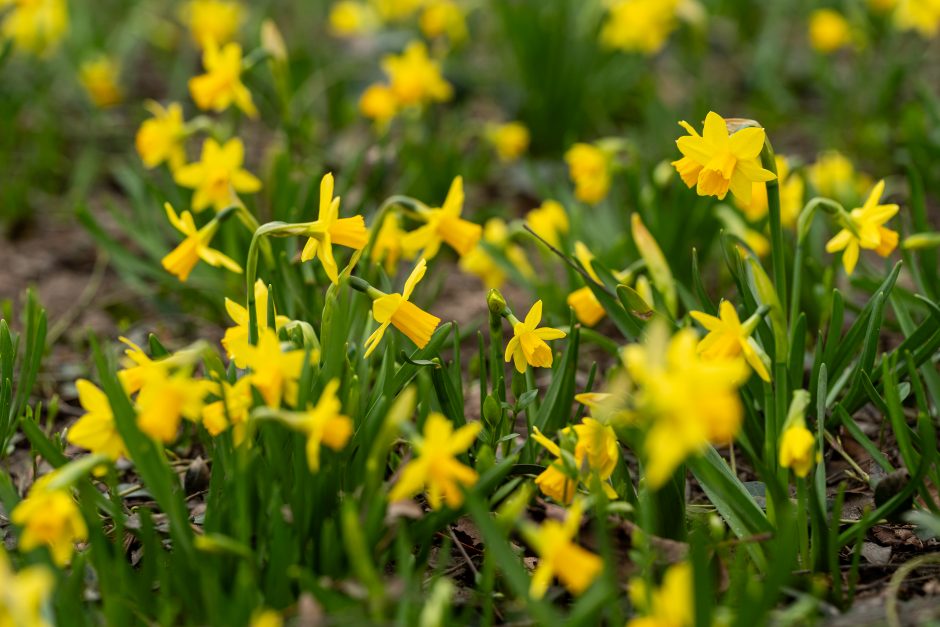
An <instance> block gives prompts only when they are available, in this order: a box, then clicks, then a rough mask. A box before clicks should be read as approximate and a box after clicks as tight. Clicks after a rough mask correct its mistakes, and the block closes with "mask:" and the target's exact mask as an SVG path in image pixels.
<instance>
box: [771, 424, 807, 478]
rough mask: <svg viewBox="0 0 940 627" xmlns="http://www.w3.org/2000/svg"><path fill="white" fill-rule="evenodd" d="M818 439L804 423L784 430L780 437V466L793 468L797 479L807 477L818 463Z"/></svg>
mask: <svg viewBox="0 0 940 627" xmlns="http://www.w3.org/2000/svg"><path fill="white" fill-rule="evenodd" d="M815 450H816V438H815V437H814V436H813V433H812V431H810V430H809V429H807V428H806V426H805V425H804V424H802V423H796V424H794V425H793V426H791V427H789V428H787V429H786V430H784V432H783V434H782V435H781V436H780V466H781V467H783V468H792V469H793V472H794V474H796V476H797V477H805V476H806V475H808V474H809V471H810V470H812V469H813V465H814V464H815V463H816V455H815Z"/></svg>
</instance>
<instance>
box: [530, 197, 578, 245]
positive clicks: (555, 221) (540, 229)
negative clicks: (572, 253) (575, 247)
mask: <svg viewBox="0 0 940 627" xmlns="http://www.w3.org/2000/svg"><path fill="white" fill-rule="evenodd" d="M525 221H526V223H527V224H528V225H529V228H531V229H532V230H533V231H534V232H535V234H536V235H538V236H539V237H541V238H542V239H544V240H545V241H546V242H548V243H549V244H551V245H552V246H554V247H555V248H558V247H559V246H561V236H562V235H564V234H566V233H567V232H568V230H569V229H570V225H569V223H568V214H567V213H565V208H564V207H563V206H562V204H561V203H560V202H558V201H557V200H551V199H549V200H545V201H543V202H542V204H541V205H539V206H538V207H537V208H535V209H532V210H531V211H529V213H527V214H526V216H525Z"/></svg>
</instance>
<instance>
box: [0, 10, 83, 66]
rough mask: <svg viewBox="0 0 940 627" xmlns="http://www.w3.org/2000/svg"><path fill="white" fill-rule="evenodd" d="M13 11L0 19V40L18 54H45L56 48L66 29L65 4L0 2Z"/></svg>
mask: <svg viewBox="0 0 940 627" xmlns="http://www.w3.org/2000/svg"><path fill="white" fill-rule="evenodd" d="M9 4H12V5H13V8H12V9H10V11H9V12H8V13H7V14H6V16H5V17H3V19H2V25H0V38H2V39H9V40H11V41H12V42H13V47H14V48H15V49H17V50H19V51H22V52H29V53H32V54H45V53H48V52H51V51H52V50H54V49H55V47H56V46H57V45H58V43H59V41H60V40H61V39H62V37H63V36H64V35H65V32H66V31H67V30H68V27H69V12H68V2H66V0H18V1H17V0H3V1H0V6H4V5H9Z"/></svg>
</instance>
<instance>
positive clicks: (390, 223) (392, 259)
mask: <svg viewBox="0 0 940 627" xmlns="http://www.w3.org/2000/svg"><path fill="white" fill-rule="evenodd" d="M373 228H375V227H373ZM404 236H405V231H404V230H402V228H401V219H400V218H399V217H398V214H397V213H392V212H389V213H387V214H385V218H383V219H382V224H381V225H380V226H379V232H378V233H377V234H376V236H375V243H374V244H373V245H372V260H373V261H375V262H381V263H383V264H384V265H385V271H386V272H387V273H388V274H392V273H393V272H394V271H395V268H396V267H397V266H398V260H399V259H401V256H402V252H403V250H402V244H401V241H402V238H403V237H404Z"/></svg>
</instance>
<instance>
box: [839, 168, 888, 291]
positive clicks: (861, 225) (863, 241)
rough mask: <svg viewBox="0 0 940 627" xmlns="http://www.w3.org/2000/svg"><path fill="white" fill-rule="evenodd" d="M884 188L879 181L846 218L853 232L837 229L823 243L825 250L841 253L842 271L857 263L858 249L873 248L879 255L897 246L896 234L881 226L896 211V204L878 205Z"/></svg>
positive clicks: (886, 253)
mask: <svg viewBox="0 0 940 627" xmlns="http://www.w3.org/2000/svg"><path fill="white" fill-rule="evenodd" d="M884 191H885V182H884V181H879V182H878V183H877V184H876V185H875V188H874V189H873V190H871V194H869V196H868V200H866V201H865V204H864V205H863V206H862V207H861V208H858V209H853V210H852V211H851V213H850V214H849V219H850V220H851V221H852V225H853V226H854V227H855V231H856V232H857V233H858V235H857V236H856V235H855V233H853V232H852V231H850V230H849V229H847V228H844V229H842V230H841V231H839V232H838V233H837V234H836V236H835V237H833V238H832V239H831V240H829V241H828V242H827V243H826V252H828V253H835V252H838V251H840V250H841V251H844V252H843V253H842V265H843V266H844V267H845V272H846V274H852V272H854V270H855V265H856V264H857V263H858V256H859V249H861V248H865V249H867V250H874V251H875V252H876V253H878V254H879V255H881V256H882V257H887V256H888V255H890V254H891V253H892V251H894V249H895V248H896V247H897V245H898V233H897V231H892V230H891V229H889V228H887V227H885V226H884V224H885V223H886V222H887V221H888V220H890V219H891V218H893V217H894V216H895V214H897V212H898V210H899V208H898V206H897V205H880V204H878V203H879V202H880V201H881V196H882V195H883V194H884Z"/></svg>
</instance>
